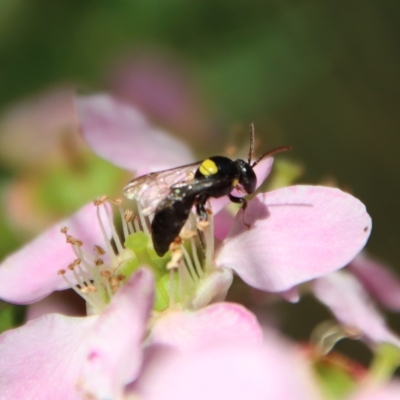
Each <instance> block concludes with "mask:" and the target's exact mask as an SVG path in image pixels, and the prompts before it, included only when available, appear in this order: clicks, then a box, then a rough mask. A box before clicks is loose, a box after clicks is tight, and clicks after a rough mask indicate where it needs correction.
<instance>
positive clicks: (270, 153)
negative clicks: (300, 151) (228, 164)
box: [249, 146, 292, 168]
mask: <svg viewBox="0 0 400 400" xmlns="http://www.w3.org/2000/svg"><path fill="white" fill-rule="evenodd" d="M291 149H292V147H291V146H280V147H277V148H276V149H273V150H269V151H267V152H266V153H264V154H263V155H262V156H261V157H258V158H257V160H256V161H254V162H253V164H251V168H254V167H255V166H256V165H257V164H258V163H259V162H260V161H261V160H262V159H263V158H265V157H268V156H272V155H273V154H276V153H281V152H282V151H288V150H291ZM249 164H250V161H249Z"/></svg>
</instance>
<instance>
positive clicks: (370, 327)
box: [312, 271, 400, 346]
mask: <svg viewBox="0 0 400 400" xmlns="http://www.w3.org/2000/svg"><path fill="white" fill-rule="evenodd" d="M312 289H313V292H314V294H315V296H316V297H317V298H318V300H320V301H321V302H322V303H324V304H325V305H326V306H327V307H329V309H330V310H331V311H332V313H333V314H334V315H335V317H336V319H337V320H338V321H339V322H340V323H341V324H343V325H345V326H346V327H352V328H356V329H357V330H359V331H360V333H361V334H363V335H364V338H365V339H367V340H368V341H370V342H372V343H384V342H387V343H392V344H394V345H395V346H400V339H399V338H398V337H397V336H396V335H394V334H393V333H392V332H391V331H390V330H389V328H388V327H387V326H386V324H385V320H384V318H383V316H382V315H381V314H380V313H379V312H378V310H377V309H376V308H375V306H374V304H373V303H372V301H371V298H370V297H369V296H368V293H367V292H366V291H365V290H364V288H363V287H362V285H361V284H360V283H359V282H358V281H357V279H356V278H355V277H354V276H352V275H350V274H349V273H347V272H344V271H340V272H336V273H333V274H330V275H328V276H325V277H323V278H319V279H317V280H315V281H314V282H313V285H312Z"/></svg>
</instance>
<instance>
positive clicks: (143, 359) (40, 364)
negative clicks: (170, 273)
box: [0, 269, 316, 400]
mask: <svg viewBox="0 0 400 400" xmlns="http://www.w3.org/2000/svg"><path fill="white" fill-rule="evenodd" d="M152 302H153V278H152V274H151V273H150V271H149V270H148V269H141V270H138V272H137V273H136V274H135V275H133V276H132V277H131V278H130V279H129V280H128V281H127V282H126V283H125V285H124V286H122V287H121V289H120V290H119V291H118V292H117V293H116V294H115V296H114V297H113V299H112V301H111V303H110V304H109V306H108V307H107V308H106V309H105V310H104V312H103V313H102V314H100V315H99V316H92V317H86V318H76V317H64V316H61V315H57V314H49V315H46V316H44V317H41V318H39V319H36V320H33V321H30V322H29V323H28V324H26V325H25V326H23V327H21V328H18V329H15V330H12V331H9V332H6V333H4V334H3V335H1V336H0V371H1V374H0V385H1V387H2V393H3V394H7V398H18V399H27V398H32V397H35V396H36V397H38V398H41V399H53V398H57V399H61V400H62V399H75V398H81V395H89V396H92V397H93V398H97V399H105V398H113V399H123V398H128V397H129V396H130V395H133V394H134V393H137V394H140V395H141V396H142V398H143V399H156V398H159V397H157V396H160V394H161V393H163V392H164V396H163V398H165V399H172V398H174V399H180V398H182V399H183V398H188V397H185V396H187V395H188V394H190V393H191V396H190V397H189V398H193V399H195V398H197V397H196V396H199V395H200V392H198V390H197V389H196V386H197V385H198V380H199V376H201V377H202V378H201V379H200V381H201V382H204V379H206V382H207V385H206V386H205V388H204V389H205V390H206V392H207V393H209V395H211V396H213V397H211V398H217V397H218V396H219V394H221V393H222V391H223V390H225V391H227V392H226V393H232V396H230V398H242V396H243V394H244V393H246V391H247V393H253V394H254V396H255V397H252V398H255V399H257V398H260V399H261V398H265V397H266V396H267V397H268V396H269V394H273V393H275V394H280V395H281V396H283V397H281V398H286V397H285V396H284V395H290V396H292V395H294V394H296V398H298V399H302V398H304V399H310V398H311V399H312V398H314V396H315V393H316V390H315V388H314V387H313V383H312V380H311V376H310V373H309V371H308V369H307V366H306V365H305V362H304V360H303V359H302V357H301V356H300V353H299V352H298V350H296V348H294V347H293V348H292V347H291V346H289V345H287V344H284V343H282V342H280V341H279V340H277V339H275V338H274V337H273V336H271V335H270V336H269V337H267V338H266V340H265V344H262V333H261V330H260V327H259V325H258V323H257V322H256V320H255V318H254V316H252V314H251V313H249V312H248V311H246V310H245V309H244V308H243V307H241V306H239V305H235V304H230V303H220V304H215V305H211V306H208V307H206V308H204V309H203V310H201V311H200V312H198V313H190V312H174V313H172V314H167V315H165V316H164V315H160V316H158V317H156V318H155V319H154V318H152V322H151V325H152V326H153V329H152V330H151V331H150V336H149V337H148V338H147V340H146V339H145V337H146V333H148V326H149V325H148V320H149V318H150V311H151V309H152ZM159 325H160V326H161V327H159ZM168 326H169V328H168ZM44 338H45V340H43V339H44ZM200 371H201V372H202V373H201V374H200ZM222 372H223V373H222ZM204 374H205V375H204ZM233 377H235V378H233ZM249 390H250V392H249ZM235 392H236V395H233V394H234V393H235ZM208 397H209V396H208ZM278 398H279V397H278Z"/></svg>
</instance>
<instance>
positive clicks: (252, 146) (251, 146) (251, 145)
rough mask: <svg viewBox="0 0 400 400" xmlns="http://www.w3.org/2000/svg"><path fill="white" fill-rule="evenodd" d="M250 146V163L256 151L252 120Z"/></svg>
mask: <svg viewBox="0 0 400 400" xmlns="http://www.w3.org/2000/svg"><path fill="white" fill-rule="evenodd" d="M249 128H250V148H249V157H248V164H250V163H251V158H252V157H253V151H254V123H253V122H250V126H249Z"/></svg>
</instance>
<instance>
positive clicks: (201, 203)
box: [196, 195, 208, 221]
mask: <svg viewBox="0 0 400 400" xmlns="http://www.w3.org/2000/svg"><path fill="white" fill-rule="evenodd" d="M207 200H208V196H207V195H200V196H199V197H198V199H197V203H196V211H197V215H198V216H199V219H200V221H207V219H208V218H207V211H206V202H207Z"/></svg>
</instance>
